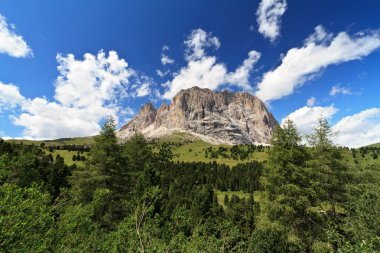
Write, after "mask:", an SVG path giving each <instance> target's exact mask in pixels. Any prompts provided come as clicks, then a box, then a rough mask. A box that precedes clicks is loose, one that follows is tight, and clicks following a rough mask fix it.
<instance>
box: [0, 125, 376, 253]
mask: <svg viewBox="0 0 380 253" xmlns="http://www.w3.org/2000/svg"><path fill="white" fill-rule="evenodd" d="M115 130H116V126H115V123H114V121H113V120H112V118H110V119H109V120H108V121H107V122H106V123H105V125H104V126H103V128H102V130H101V132H100V134H99V135H98V136H97V137H95V143H94V144H93V145H92V146H91V149H90V150H89V155H88V157H87V158H86V159H85V160H86V161H83V165H76V164H74V165H71V166H68V165H67V164H65V161H64V159H63V158H62V157H60V156H59V155H58V156H57V157H53V156H52V154H51V153H49V154H47V153H46V152H45V151H44V149H43V147H41V146H36V145H25V144H22V143H19V144H16V143H9V142H6V141H4V140H1V139H0V252H379V251H380V167H379V166H376V165H368V166H363V165H361V164H359V163H355V164H347V163H345V162H344V159H343V158H342V156H343V155H342V150H343V149H342V148H339V147H336V146H335V145H334V144H333V142H332V140H331V139H332V134H333V133H332V132H331V129H330V126H329V125H328V122H327V121H326V120H325V119H320V121H319V125H318V126H317V127H316V128H315V129H314V132H313V133H312V134H311V135H309V136H307V140H308V143H307V145H303V144H302V142H301V137H300V135H299V134H298V131H297V129H296V127H295V125H294V123H293V122H292V121H290V120H288V121H287V122H286V123H285V124H284V126H283V127H282V128H281V127H277V128H276V130H275V132H274V135H273V138H272V143H271V147H270V148H269V150H268V151H267V152H268V159H267V161H265V162H257V161H251V162H246V163H244V164H243V163H242V164H238V165H236V166H233V167H229V166H227V165H224V164H218V163H216V162H212V163H205V162H192V163H190V162H174V161H173V160H172V158H173V153H172V151H171V149H170V145H156V146H154V147H152V145H151V144H149V143H148V142H147V141H146V140H145V139H144V137H143V136H142V135H141V134H135V135H133V136H132V137H131V138H129V139H128V140H127V141H126V142H124V143H119V142H118V140H117V138H116V135H115ZM55 148H56V147H55ZM65 148H69V149H72V150H77V149H76V148H75V146H68V147H65ZM259 149H263V147H260V148H259ZM77 151H83V150H77ZM251 151H252V150H249V149H248V151H247V150H246V151H245V152H246V153H244V152H243V150H240V149H239V148H237V147H236V148H234V147H232V148H231V152H230V153H229V154H232V155H230V156H232V157H233V158H234V159H244V158H245V157H246V156H247V154H249V152H251ZM261 151H262V150H261ZM368 152H372V153H373V154H374V156H375V154H376V159H377V151H373V150H372V149H361V150H357V151H352V155H353V156H359V155H361V154H363V153H368ZM224 154H226V153H225V150H224V149H218V150H212V149H209V150H207V153H206V155H207V156H217V155H221V156H223V155H224ZM374 159H375V158H374ZM231 191H232V192H244V193H245V194H244V195H243V196H239V195H238V194H236V195H235V194H232V195H231V194H230V195H229V194H225V195H224V198H223V201H222V202H221V201H219V200H218V197H217V194H216V192H219V193H220V192H222V193H223V192H231Z"/></svg>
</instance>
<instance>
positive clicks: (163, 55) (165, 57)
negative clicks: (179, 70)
mask: <svg viewBox="0 0 380 253" xmlns="http://www.w3.org/2000/svg"><path fill="white" fill-rule="evenodd" d="M168 50H169V47H168V46H166V45H164V46H163V47H162V50H161V63H162V65H167V64H173V63H174V59H171V58H170V57H169V56H168V55H167V54H166V53H165V52H166V51H168Z"/></svg>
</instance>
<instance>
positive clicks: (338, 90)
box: [330, 84, 352, 96]
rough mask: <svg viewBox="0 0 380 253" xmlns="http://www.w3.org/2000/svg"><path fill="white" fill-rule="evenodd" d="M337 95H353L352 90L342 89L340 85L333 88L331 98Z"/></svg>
mask: <svg viewBox="0 0 380 253" xmlns="http://www.w3.org/2000/svg"><path fill="white" fill-rule="evenodd" d="M337 94H343V95H350V94H352V92H351V91H350V89H348V88H346V87H341V86H340V85H339V84H337V85H334V86H333V87H331V90H330V96H335V95H337Z"/></svg>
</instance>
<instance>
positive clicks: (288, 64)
mask: <svg viewBox="0 0 380 253" xmlns="http://www.w3.org/2000/svg"><path fill="white" fill-rule="evenodd" d="M378 48H380V34H379V32H378V31H366V32H360V33H357V34H354V35H351V36H350V35H348V34H347V33H346V32H340V33H339V34H337V35H336V36H335V37H334V36H332V34H330V33H327V32H326V31H325V30H324V29H323V27H322V26H317V27H316V28H315V32H314V33H313V34H312V35H311V36H309V37H308V38H307V39H306V40H305V42H304V45H303V46H302V47H300V48H292V49H290V50H288V52H287V53H286V55H285V56H284V57H283V58H282V60H281V64H280V65H279V66H278V67H277V68H275V69H274V70H271V71H269V72H267V73H265V74H264V76H263V78H262V80H261V82H260V83H259V84H258V86H257V92H256V95H257V96H258V97H260V98H261V99H262V100H264V101H270V100H276V99H280V98H283V97H285V96H288V95H290V94H292V93H293V92H294V91H295V89H296V88H299V87H300V86H302V85H303V84H304V83H305V82H306V81H308V80H311V79H313V78H314V77H315V74H317V73H318V72H319V71H321V70H322V69H324V68H326V67H327V66H329V65H332V64H339V63H343V62H348V61H352V60H358V59H361V58H363V57H365V56H367V55H369V54H370V53H372V52H373V51H375V50H376V49H378Z"/></svg>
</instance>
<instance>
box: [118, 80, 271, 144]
mask: <svg viewBox="0 0 380 253" xmlns="http://www.w3.org/2000/svg"><path fill="white" fill-rule="evenodd" d="M276 124H278V123H277V121H276V120H275V118H274V117H273V115H272V114H271V113H270V112H269V111H268V110H267V109H266V107H265V104H264V103H263V102H262V101H261V100H260V99H259V98H257V97H255V96H253V95H251V94H249V93H235V92H230V91H222V92H214V91H211V90H210V89H201V88H198V87H193V88H190V89H186V90H181V91H180V92H179V93H178V94H177V95H176V96H175V97H174V98H173V100H172V102H171V104H170V105H168V104H165V103H164V104H163V105H162V106H161V107H160V108H159V109H155V108H154V106H153V105H152V104H151V103H148V104H146V105H144V106H143V107H142V108H141V110H140V112H139V113H138V114H137V115H136V116H135V117H134V118H133V119H132V120H131V121H130V122H129V123H128V124H127V125H125V126H123V127H122V128H121V129H120V131H119V133H118V136H119V137H120V138H127V137H129V136H130V135H131V134H133V133H134V132H136V131H140V132H142V133H143V134H144V135H145V136H146V137H148V138H159V137H163V136H165V135H169V134H171V133H173V132H175V131H180V132H187V133H191V134H192V135H194V136H196V137H199V138H201V139H202V140H204V141H207V142H210V143H215V144H217V143H218V144H219V143H228V144H268V143H269V140H270V138H271V136H272V132H273V129H274V127H275V126H276Z"/></svg>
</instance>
